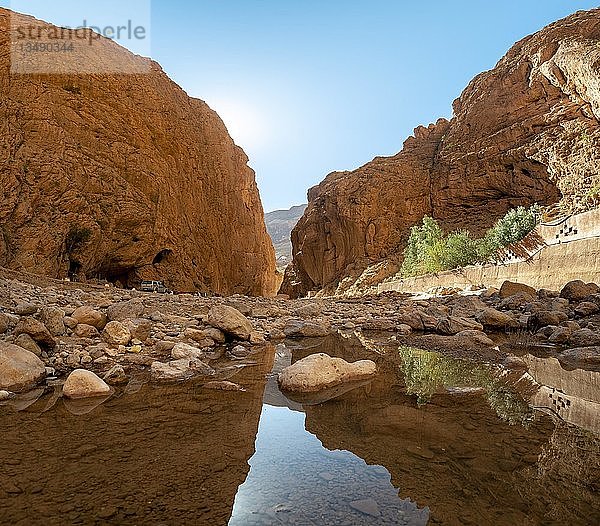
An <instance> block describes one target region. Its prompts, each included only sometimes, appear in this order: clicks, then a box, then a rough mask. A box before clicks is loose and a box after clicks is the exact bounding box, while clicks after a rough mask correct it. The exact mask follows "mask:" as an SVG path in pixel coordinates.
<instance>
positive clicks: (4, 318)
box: [0, 312, 11, 334]
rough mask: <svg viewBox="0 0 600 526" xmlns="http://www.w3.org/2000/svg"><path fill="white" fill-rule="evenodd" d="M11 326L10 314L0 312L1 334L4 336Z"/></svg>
mask: <svg viewBox="0 0 600 526" xmlns="http://www.w3.org/2000/svg"><path fill="white" fill-rule="evenodd" d="M10 326H11V319H10V317H9V315H8V314H6V313H4V312H0V334H4V333H5V332H6V331H7V330H8V329H9V328H10Z"/></svg>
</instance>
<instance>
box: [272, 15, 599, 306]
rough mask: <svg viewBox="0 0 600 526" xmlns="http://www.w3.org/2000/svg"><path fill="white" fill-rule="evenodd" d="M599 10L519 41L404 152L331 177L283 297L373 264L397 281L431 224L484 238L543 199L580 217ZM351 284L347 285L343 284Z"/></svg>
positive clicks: (318, 194)
mask: <svg viewBox="0 0 600 526" xmlns="http://www.w3.org/2000/svg"><path fill="white" fill-rule="evenodd" d="M599 64H600V10H598V9H597V10H593V11H589V12H580V13H577V14H575V15H572V16H570V17H568V18H566V19H564V20H562V21H559V22H557V23H555V24H552V25H551V26H548V27H547V28H545V29H543V30H542V31H540V32H539V33H536V34H535V35H532V36H529V37H527V38H525V39H523V40H522V41H520V42H518V43H517V44H516V45H515V46H514V47H513V48H512V49H511V50H510V51H509V53H508V54H507V55H506V56H505V57H504V58H503V59H502V60H501V61H500V62H499V63H498V64H497V66H496V67H495V68H494V69H493V70H491V71H488V72H485V73H482V74H481V75H479V76H478V77H476V78H475V79H474V80H473V81H472V82H471V83H470V84H469V86H468V87H467V88H466V90H465V91H464V92H463V94H462V95H461V97H460V98H459V99H458V100H456V101H455V102H454V116H453V118H452V119H451V121H449V122H448V121H446V120H440V121H438V122H437V123H436V124H435V125H430V126H429V128H423V127H419V128H417V129H416V130H415V136H414V137H411V138H409V139H408V140H407V141H406V142H405V144H404V149H403V150H402V151H401V152H400V153H399V154H397V155H395V156H393V157H385V158H383V157H380V158H376V159H375V160H374V161H372V162H370V163H368V164H366V165H365V166H363V167H361V168H359V169H357V170H355V171H353V172H343V173H333V174H330V175H328V176H327V177H326V178H325V180H324V181H323V182H322V183H321V184H319V185H318V186H316V187H314V188H312V189H311V190H310V191H309V193H308V196H309V205H308V208H307V210H306V212H305V214H304V216H303V218H302V219H301V220H300V222H299V223H298V225H297V226H296V228H295V229H294V231H293V232H292V244H293V255H294V261H293V264H292V266H291V267H290V268H289V269H288V272H287V275H286V280H285V281H284V285H283V287H282V292H286V293H289V294H291V295H294V296H296V295H302V294H306V293H307V292H308V291H310V290H319V289H322V288H328V289H329V290H335V288H336V287H337V286H338V284H339V283H340V281H342V280H344V279H345V278H346V281H353V280H354V279H356V277H357V276H359V275H360V273H361V271H362V270H364V269H365V268H366V267H367V266H368V265H369V264H372V263H375V262H379V261H387V262H388V263H389V265H388V271H389V272H390V273H393V272H394V271H395V270H396V269H397V268H398V267H397V265H398V262H399V261H400V260H401V257H402V256H401V254H402V251H403V249H404V246H405V243H406V240H407V238H408V233H409V230H410V228H411V226H413V225H414V224H415V223H417V222H419V221H420V220H421V218H422V217H423V216H424V215H432V216H434V217H435V218H437V219H439V220H440V222H441V224H442V225H443V226H444V227H445V228H446V229H455V228H458V227H465V228H468V229H470V230H472V231H473V232H475V233H480V232H482V231H483V230H485V229H486V228H487V227H489V226H491V225H492V224H493V222H494V221H495V220H496V219H497V218H499V217H500V216H502V215H503V214H504V213H505V212H506V211H507V210H508V209H510V208H512V207H515V206H517V205H529V204H532V203H533V202H540V203H543V204H552V203H556V202H560V206H561V207H563V208H564V209H568V210H580V209H582V208H585V207H586V206H587V205H588V199H589V196H590V194H591V193H593V192H594V188H595V187H596V186H597V185H598V183H599V182H600V178H599V177H598V174H600V150H599V149H598V145H600V125H599V121H598V119H599V118H600V69H599V67H598V65H599ZM342 286H343V285H342Z"/></svg>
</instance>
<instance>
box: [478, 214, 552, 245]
mask: <svg viewBox="0 0 600 526" xmlns="http://www.w3.org/2000/svg"><path fill="white" fill-rule="evenodd" d="M541 215H542V211H541V208H540V207H539V205H533V206H532V207H531V208H525V207H524V206H519V207H518V208H513V209H512V210H509V211H508V212H507V213H506V215H505V216H504V217H503V218H502V219H499V220H498V221H497V222H496V224H495V225H494V227H493V228H492V229H491V230H490V231H488V234H490V235H493V236H495V238H496V239H497V242H498V244H499V246H501V247H507V246H509V245H512V244H513V243H517V242H518V241H521V239H523V238H524V237H525V236H526V235H527V234H529V232H531V231H532V230H533V229H534V228H535V226H536V225H537V224H538V223H539V222H540V218H541Z"/></svg>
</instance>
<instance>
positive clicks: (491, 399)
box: [292, 336, 600, 525]
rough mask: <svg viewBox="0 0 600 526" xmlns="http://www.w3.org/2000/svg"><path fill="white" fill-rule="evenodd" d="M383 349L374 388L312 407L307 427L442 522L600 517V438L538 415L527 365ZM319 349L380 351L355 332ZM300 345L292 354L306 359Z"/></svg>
mask: <svg viewBox="0 0 600 526" xmlns="http://www.w3.org/2000/svg"><path fill="white" fill-rule="evenodd" d="M378 348H379V350H380V354H379V355H376V356H375V357H374V356H373V354H371V356H370V357H371V358H374V359H375V360H376V361H377V362H378V367H379V370H380V374H379V375H378V377H377V378H376V379H375V380H374V382H373V383H372V385H371V387H370V389H368V390H365V389H358V390H356V391H353V392H351V393H348V394H345V395H343V396H342V397H340V398H338V399H336V400H332V401H330V402H327V403H325V404H322V405H318V406H305V407H304V410H305V412H306V428H307V429H308V430H309V431H310V432H311V433H314V434H315V435H316V436H317V437H318V438H319V440H321V441H322V443H323V445H324V446H325V447H326V448H328V449H345V450H348V451H351V452H353V453H354V454H356V455H357V456H359V457H360V458H363V459H364V460H365V461H366V462H367V463H368V464H379V465H382V466H385V468H386V469H387V470H388V471H389V472H390V474H391V475H392V484H393V485H394V486H395V487H397V488H399V492H400V496H401V497H410V498H412V499H413V500H415V501H416V502H417V503H418V505H419V506H428V507H429V508H431V521H432V522H435V523H443V524H457V525H458V524H506V525H514V524H548V523H556V524H596V523H598V522H599V521H600V497H599V495H598V480H599V478H600V477H599V475H600V471H599V469H598V462H599V459H600V449H599V444H600V442H599V440H598V436H597V435H595V434H592V433H589V432H585V431H584V430H582V429H580V428H578V427H575V426H572V425H569V424H568V423H566V422H563V421H562V420H560V419H558V418H557V417H555V416H552V417H551V416H548V415H546V414H543V413H540V412H538V411H532V409H531V407H530V406H531V405H533V404H532V397H534V396H535V395H536V394H537V393H538V392H539V390H540V386H539V385H538V384H537V383H536V382H535V381H534V379H533V378H531V377H528V376H527V375H526V374H524V369H521V370H513V371H508V370H506V369H504V368H502V367H500V366H495V365H489V366H488V365H478V364H474V363H471V362H468V361H463V360H453V359H446V358H445V357H443V356H441V355H439V354H436V353H425V352H423V351H418V350H414V349H413V350H407V349H405V350H403V352H398V348H397V346H396V347H394V345H388V346H385V345H379V346H378ZM319 351H321V352H328V353H329V354H331V355H337V356H340V357H347V359H350V360H356V359H363V358H368V357H369V356H366V355H365V352H366V351H365V347H364V345H363V344H362V343H361V342H360V339H359V338H355V337H352V336H351V337H347V338H342V339H337V340H335V341H333V340H329V341H326V342H323V344H322V348H321V349H316V348H315V347H314V346H312V347H311V348H310V352H319ZM292 352H293V355H294V356H293V361H295V360H296V359H299V358H301V357H303V356H304V355H305V351H303V350H302V349H292ZM405 373H406V374H405ZM558 375H559V376H561V374H560V373H558ZM596 392H597V391H596ZM418 398H419V401H420V403H418V402H417V399H418ZM426 401H427V403H426V404H425V405H423V402H426ZM499 417H500V418H499ZM509 422H510V423H512V424H521V423H526V424H527V425H526V426H524V425H508V423H509ZM571 442H573V443H574V444H576V445H574V446H570V445H569V446H567V444H569V443H571Z"/></svg>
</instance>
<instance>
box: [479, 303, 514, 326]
mask: <svg viewBox="0 0 600 526" xmlns="http://www.w3.org/2000/svg"><path fill="white" fill-rule="evenodd" d="M477 320H478V321H479V323H481V324H482V325H483V326H484V327H489V328H492V329H514V328H517V327H519V325H520V324H519V322H518V321H517V320H515V318H513V317H512V316H511V315H510V314H507V313H505V312H501V311H499V310H496V309H492V308H487V309H484V310H482V311H481V312H480V313H479V314H478V315H477Z"/></svg>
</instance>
